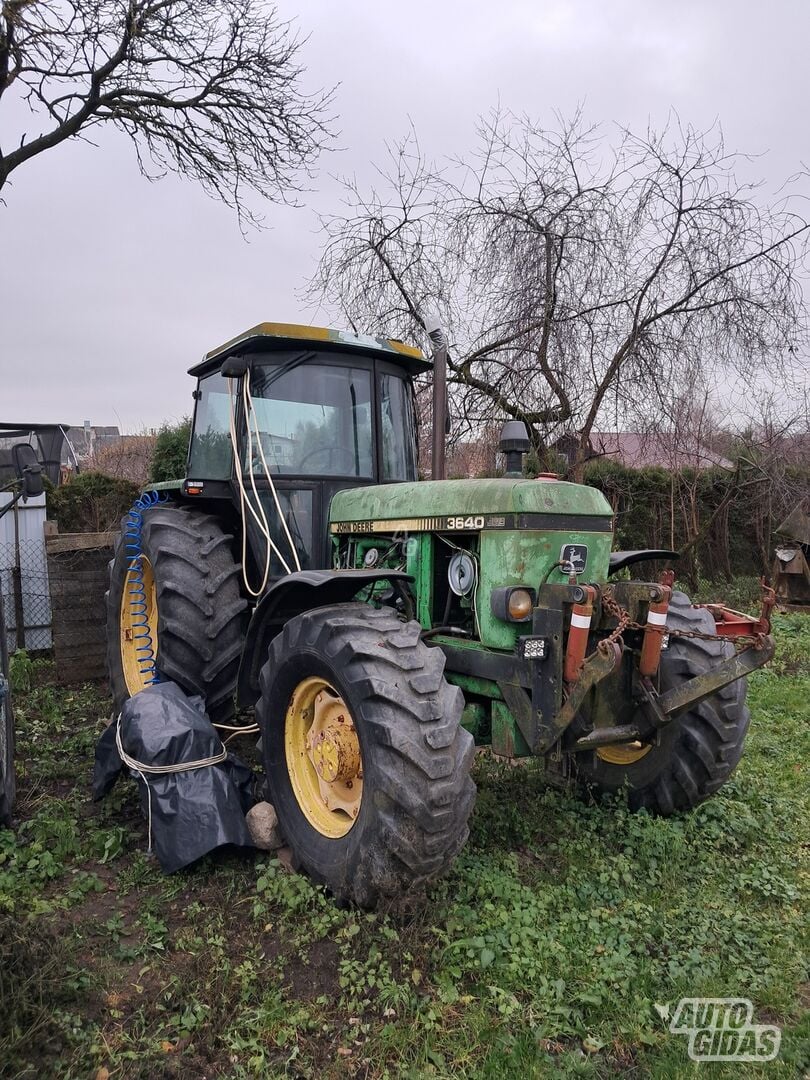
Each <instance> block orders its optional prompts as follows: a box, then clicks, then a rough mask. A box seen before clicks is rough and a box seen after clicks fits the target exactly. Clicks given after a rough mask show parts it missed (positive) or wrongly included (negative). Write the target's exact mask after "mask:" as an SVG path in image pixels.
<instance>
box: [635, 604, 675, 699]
mask: <svg viewBox="0 0 810 1080" xmlns="http://www.w3.org/2000/svg"><path fill="white" fill-rule="evenodd" d="M661 593H662V596H661V599H660V600H658V601H653V602H652V603H651V604H650V607H649V611H648V613H647V625H646V626H645V627H644V640H643V641H642V643H641V656H640V658H639V663H638V670H639V673H640V674H641V675H643V676H644V677H645V678H647V679H649V678H650V677H651V676H653V675H655V673H656V671H658V664H659V662H660V660H661V646H662V645H663V643H664V634H665V633H666V632H667V611H669V600H670V597H671V596H672V589H671V588H669V586H667V585H662V586H661Z"/></svg>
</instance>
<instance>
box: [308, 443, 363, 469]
mask: <svg viewBox="0 0 810 1080" xmlns="http://www.w3.org/2000/svg"><path fill="white" fill-rule="evenodd" d="M316 454H328V455H329V465H330V466H331V464H332V458H333V456H334V455H335V454H342V455H344V458H345V460H346V461H348V463H349V468H348V469H347V470H346V471H347V472H348V473H349V475H350V476H354V474H355V461H354V450H350V449H349V448H348V446H337V445H335V446H316V447H315V449H314V450H308V451H307V452H306V453H305V454H304V456H303V457H302V458H301V460H300V461H299V462H298V468H299V469H303V467H304V465H305V464H306V463H307V462H308V461H309V459H310V458H311V457H314V456H315V455H316Z"/></svg>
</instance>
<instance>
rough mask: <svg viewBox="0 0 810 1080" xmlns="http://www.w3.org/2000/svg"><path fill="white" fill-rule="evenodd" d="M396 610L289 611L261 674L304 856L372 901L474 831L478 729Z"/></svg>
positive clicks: (273, 787) (280, 805) (432, 869)
mask: <svg viewBox="0 0 810 1080" xmlns="http://www.w3.org/2000/svg"><path fill="white" fill-rule="evenodd" d="M420 633H421V628H420V626H419V624H418V623H415V622H407V623H404V622H402V621H401V620H400V619H399V618H398V617H397V615H396V614H395V613H394V612H393V611H391V610H390V609H380V610H376V609H374V608H372V607H370V606H369V605H367V604H340V605H334V606H331V607H325V608H319V609H316V610H314V611H308V612H305V613H304V614H302V615H298V616H297V617H296V618H294V619H291V620H290V621H289V622H288V623H287V624H286V625H285V627H284V629H283V630H282V631H281V633H280V634H279V635H278V636H277V637H275V638H274V639H273V641H272V642H271V644H270V648H269V652H268V656H267V661H266V663H265V664H264V666H263V667H262V670H261V675H260V686H261V697H260V698H259V701H258V703H257V705H256V719H257V721H258V723H259V725H260V728H261V731H262V746H263V752H264V763H265V770H266V773H267V779H268V788H269V795H270V799H271V801H272V802H273V805H274V806H275V809H276V813H277V814H278V818H279V825H280V828H281V832H282V835H283V836H284V838H285V840H286V843H287V844H288V845H289V847H290V848H291V849H292V853H293V860H294V863H295V865H296V866H299V867H300V868H301V869H303V870H305V871H306V872H307V873H308V874H309V875H310V876H311V877H312V878H314V879H315V880H316V881H318V882H320V883H321V884H323V885H326V886H327V887H328V888H329V889H330V890H331V892H332V893H333V894H335V896H336V897H338V898H339V899H341V900H346V901H351V902H353V903H356V904H358V905H359V906H361V907H365V908H369V907H373V906H374V904H375V903H376V901H377V900H378V899H379V898H380V897H393V896H397V895H399V894H401V893H403V892H405V891H406V890H407V889H409V888H411V887H413V886H414V885H417V884H419V883H421V882H424V881H427V880H429V879H430V878H433V877H436V876H438V875H439V874H441V873H442V872H443V871H445V870H446V869H447V868H448V867H449V865H450V863H451V862H452V860H453V859H454V858H455V856H456V855H457V854H458V852H459V851H460V850H461V848H462V846H463V845H464V842H465V841H466V839H467V836H468V828H467V820H468V818H469V816H470V812H471V811H472V807H473V803H474V801H475V785H474V784H473V782H472V779H471V778H470V767H471V764H472V758H473V752H474V747H473V739H472V736H471V735H470V734H469V732H467V731H465V730H464V728H462V727H461V726H460V719H461V712H462V709H463V704H464V703H463V697H462V693H461V691H460V690H459V688H458V687H456V686H451V685H450V684H449V683H447V682H446V680H445V678H444V655H443V653H442V652H441V651H440V650H439V649H436V648H429V647H428V646H427V645H425V644H424V642H423V641H422V640H421V638H420Z"/></svg>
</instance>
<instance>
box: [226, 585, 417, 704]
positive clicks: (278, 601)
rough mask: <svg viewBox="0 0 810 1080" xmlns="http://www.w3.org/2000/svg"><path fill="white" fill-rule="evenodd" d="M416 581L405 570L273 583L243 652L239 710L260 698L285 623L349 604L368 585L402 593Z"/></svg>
mask: <svg viewBox="0 0 810 1080" xmlns="http://www.w3.org/2000/svg"><path fill="white" fill-rule="evenodd" d="M413 580H414V579H413V577H412V576H411V575H410V574H406V573H405V572H404V571H403V570H300V571H299V572H298V573H295V574H287V576H286V577H282V578H279V579H278V581H276V582H274V583H273V584H272V585H271V586H270V588H269V589H268V590H267V592H266V593H265V594H264V596H263V597H262V598H261V600H260V601H259V603H258V604H257V605H256V607H255V609H254V611H253V615H252V617H251V620H250V623H249V625H248V630H247V634H246V635H245V644H244V648H243V650H242V661H241V663H240V665H239V677H238V681H237V689H236V699H237V703H238V705H239V707H240V708H247V707H248V706H249V705H253V704H255V702H256V701H257V700H258V697H259V672H260V671H261V668H262V665H263V664H264V661H265V660H266V658H267V649H268V646H269V645H270V642H271V641H272V640H273V638H274V637H275V636H276V634H278V633H279V632H280V631H281V630H282V629H283V627H284V624H285V623H286V622H289V620H290V619H293V618H295V616H296V615H301V614H302V613H303V612H305V611H312V610H313V609H314V608H321V607H327V606H328V605H330V604H347V603H349V601H350V600H353V599H354V597H355V596H356V595H357V593H358V592H359V591H360V589H362V588H363V587H364V586H366V585H374V584H376V583H377V582H379V581H388V582H390V584H391V585H392V586H393V588H394V590H395V591H398V592H399V593H400V594H402V593H403V591H404V588H405V586H406V585H407V584H408V583H409V582H412V581H413Z"/></svg>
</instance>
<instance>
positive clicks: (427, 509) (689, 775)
mask: <svg viewBox="0 0 810 1080" xmlns="http://www.w3.org/2000/svg"><path fill="white" fill-rule="evenodd" d="M432 339H433V341H434V344H435V346H436V347H435V349H434V353H433V357H432V359H431V360H428V359H426V358H425V357H424V356H423V354H422V353H421V352H420V351H419V350H418V349H415V348H411V347H409V346H406V345H403V344H402V343H401V342H399V341H394V340H388V339H383V338H372V337H365V336H361V335H356V334H349V333H342V332H338V331H333V330H321V329H317V328H313V327H300V326H290V325H283V324H271V323H264V324H261V325H260V326H257V327H254V328H253V329H251V330H249V331H247V332H246V333H244V334H242V335H241V336H240V337H238V338H235V339H234V340H233V341H230V342H228V343H227V344H226V345H224V346H222V347H221V348H219V349H216V350H215V351H213V352H211V353H209V354H208V355H207V356H206V357H205V358H204V360H203V361H202V362H201V363H200V364H198V365H197V366H196V367H194V368H192V369H191V372H190V374H191V375H192V376H194V377H195V378H196V380H197V387H196V389H195V391H194V400H195V407H194V421H193V428H192V434H191V440H190V445H189V451H188V465H187V471H186V477H185V478H184V479H182V480H177V481H175V482H171V483H165V484H159V485H157V489H158V490H157V493H156V494H154V493H153V494H147V495H144V496H143V497H142V499H141V500H140V501H139V504H138V505H137V506H136V508H135V509H134V510H133V512H132V513H131V514H130V515H129V516H128V518H127V519H126V520H125V523H124V529H123V532H122V536H121V538H120V541H119V543H118V547H117V550H116V554H115V558H114V559H113V561H112V563H111V577H110V590H109V596H108V664H109V676H110V683H111V686H112V690H113V694H114V697H115V702H116V707H117V708H120V707H121V704H122V703H123V701H124V700H125V699H126V698H127V697H129V696H131V695H133V694H135V693H137V692H138V691H140V690H142V689H143V688H144V687H146V686H148V685H149V684H150V683H153V682H156V681H159V680H160V679H171V680H174V681H176V682H177V683H179V684H180V686H182V687H183V688H184V689H185V690H186V691H187V692H190V693H196V694H201V695H202V696H203V698H204V699H205V701H206V705H207V709H208V713H209V716H210V717H211V719H212V721H213V722H214V723H215V724H218V725H220V726H221V728H222V729H223V730H224V731H226V730H227V731H229V730H230V729H232V728H234V727H238V724H236V723H235V716H236V710H237V709H240V710H241V709H246V708H250V707H253V708H255V718H256V722H257V723H258V725H259V729H260V732H261V744H262V753H263V758H264V766H265V770H266V774H267V785H268V797H269V798H270V800H271V801H272V802H273V804H274V806H275V809H276V812H277V814H278V818H279V823H280V827H281V831H282V833H283V835H284V837H285V839H286V842H287V844H288V845H289V847H290V848H291V850H292V853H293V858H294V861H295V864H296V865H298V866H299V867H300V868H302V869H303V870H305V871H306V872H307V873H309V874H310V875H311V876H312V877H313V878H314V879H316V880H317V881H319V882H321V883H323V884H324V885H326V886H327V887H328V888H329V889H330V890H331V891H332V892H333V893H334V894H335V895H336V896H337V897H339V898H341V899H344V900H350V901H353V902H355V903H357V904H359V905H361V906H371V905H373V904H374V903H375V902H376V901H377V899H378V898H380V897H382V896H396V895H398V894H400V893H402V892H403V891H404V890H406V889H408V888H409V887H411V886H413V885H414V884H417V883H420V882H423V881H426V880H428V879H430V878H433V877H435V876H436V875H438V874H440V873H442V872H443V871H445V870H446V869H447V867H448V866H449V864H450V863H451V861H452V860H453V858H454V857H455V856H456V855H457V854H458V852H459V851H460V849H461V848H462V846H463V844H464V842H465V840H466V838H467V834H468V827H467V823H468V819H469V816H470V813H471V811H472V807H473V803H474V800H475V786H474V784H473V781H472V779H471V778H470V768H471V765H472V759H473V754H474V750H475V746H476V745H484V744H488V745H489V746H491V749H492V751H493V752H494V753H496V754H499V755H504V756H506V757H509V758H520V757H527V756H530V755H534V756H539V757H540V758H542V759H543V761H544V763H545V767H546V769H547V770H548V772H549V773H550V774H552V776H553V777H554V778H557V779H561V780H570V781H571V782H573V783H575V784H576V785H577V786H578V787H579V788H580V789H581V790H584V791H590V792H597V793H598V792H615V791H619V790H620V789H626V790H627V792H628V797H629V800H630V803H631V805H632V806H633V807H634V808H641V807H644V808H647V809H648V810H650V811H653V812H656V813H661V814H671V813H674V812H676V811H681V810H688V809H689V808H690V807H693V806H696V805H697V804H698V803H700V802H702V801H703V800H704V799H706V798H707V797H708V796H709V795H711V794H713V793H714V792H715V791H717V790H718V788H719V787H720V786H721V785H722V784H723V783H724V782H725V781H726V780H727V779H728V777H729V776H730V775H731V773H732V771H733V770H734V768H735V766H736V765H737V762H738V761H739V759H740V755H741V753H742V746H743V740H744V738H745V734H746V729H747V727H748V719H749V717H748V710H747V709H746V706H745V679H744V676H745V675H746V674H747V673H748V672H750V671H752V670H753V669H755V668H758V667H760V666H761V665H763V664H765V663H766V662H767V661H768V660H769V659H770V657H771V656H772V655H773V642H772V639H771V638H770V636H769V629H770V628H769V625H768V618H767V604H766V605H765V606H764V608H763V614H762V616H761V618H759V619H753V618H750V617H748V616H742V615H739V614H738V613H735V612H730V611H728V610H727V609H725V608H723V607H719V606H718V607H714V608H706V607H696V606H693V605H692V604H690V602H689V600H688V598H687V597H686V596H685V595H684V594H683V593H680V592H674V591H673V589H672V578H673V575H672V572H671V571H665V572H664V573H663V574H662V575H660V577H659V579H658V580H654V581H643V580H642V581H637V580H629V579H628V577H629V575H628V574H627V573H626V572H625V571H626V568H628V567H630V566H633V565H635V564H639V563H644V562H645V561H648V562H649V561H651V560H656V559H657V560H664V559H668V558H670V557H672V556H673V555H674V553H672V552H666V551H659V550H642V551H632V552H612V551H611V548H612V539H613V514H612V510H611V507H610V505H609V504H608V502H607V501H606V499H605V498H604V496H603V495H602V494H601V493H600V492H599V491H597V490H595V489H593V488H589V487H585V486H581V485H577V484H571V483H564V482H561V481H560V480H558V479H557V478H556V477H555V476H551V475H546V476H540V477H538V478H537V479H524V478H523V477H522V468H521V465H522V455H523V453H524V452H525V451H526V450H527V449H528V441H527V439H526V432H525V428H524V427H523V425H522V424H515V423H513V422H512V423H508V424H506V425H505V427H504V432H503V439H502V442H501V449H502V450H503V451H504V452H505V454H506V461H507V470H506V475H505V476H503V477H502V478H500V479H486V480H445V479H444V432H445V425H446V389H445V375H444V372H445V364H446V344H445V342H444V340H443V337H442V334H441V332H440V331H438V330H436V331H435V332H434V333H433V334H432ZM431 366H433V367H434V419H433V453H432V469H433V477H434V479H433V480H431V481H422V482H418V477H417V457H416V419H415V416H416V413H415V406H414V395H413V378H414V376H416V375H418V374H420V373H423V372H427V371H429V370H430V368H431ZM619 573H621V574H622V577H621V578H617V577H615V576H614V575H616V574H619Z"/></svg>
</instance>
